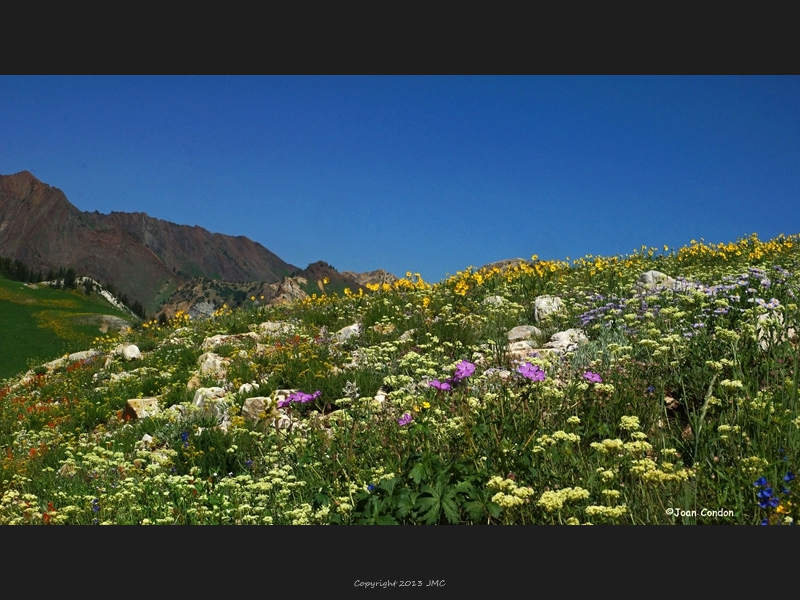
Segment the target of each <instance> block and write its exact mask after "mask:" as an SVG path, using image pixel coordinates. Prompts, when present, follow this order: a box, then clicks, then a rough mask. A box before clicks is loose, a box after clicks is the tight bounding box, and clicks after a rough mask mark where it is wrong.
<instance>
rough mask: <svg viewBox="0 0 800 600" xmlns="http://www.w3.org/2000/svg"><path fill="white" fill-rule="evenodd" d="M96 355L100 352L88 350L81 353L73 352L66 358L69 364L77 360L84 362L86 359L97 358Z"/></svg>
mask: <svg viewBox="0 0 800 600" xmlns="http://www.w3.org/2000/svg"><path fill="white" fill-rule="evenodd" d="M98 354H100V351H99V350H95V349H94V348H92V349H90V350H84V351H82V352H73V353H72V354H70V355H69V356H68V357H67V360H68V361H69V362H76V361H79V360H86V359H87V358H92V357H93V356H97V355H98Z"/></svg>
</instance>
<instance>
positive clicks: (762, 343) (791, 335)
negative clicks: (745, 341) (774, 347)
mask: <svg viewBox="0 0 800 600" xmlns="http://www.w3.org/2000/svg"><path fill="white" fill-rule="evenodd" d="M770 320H772V321H773V323H774V324H775V325H777V326H778V328H779V329H783V325H784V321H783V315H782V314H781V313H779V312H771V313H764V314H763V315H758V322H757V323H756V338H757V340H758V345H759V347H760V348H761V349H762V350H764V351H766V350H767V349H769V343H770V337H771V336H772V337H774V336H773V335H772V334H771V332H769V331H767V327H768V326H769V322H770ZM787 338H788V339H789V340H790V341H792V342H796V341H797V332H796V331H795V330H794V327H789V328H788V329H787V330H786V332H785V334H781V336H780V338H779V339H778V340H774V339H773V340H772V341H777V342H783V341H785V340H786V339H787Z"/></svg>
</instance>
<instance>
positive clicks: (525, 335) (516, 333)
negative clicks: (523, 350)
mask: <svg viewBox="0 0 800 600" xmlns="http://www.w3.org/2000/svg"><path fill="white" fill-rule="evenodd" d="M540 335H542V332H541V330H540V329H539V328H538V327H534V326H533V325H518V326H517V327H514V329H512V330H511V331H509V332H508V341H509V342H517V341H519V340H529V339H531V338H532V337H534V336H540Z"/></svg>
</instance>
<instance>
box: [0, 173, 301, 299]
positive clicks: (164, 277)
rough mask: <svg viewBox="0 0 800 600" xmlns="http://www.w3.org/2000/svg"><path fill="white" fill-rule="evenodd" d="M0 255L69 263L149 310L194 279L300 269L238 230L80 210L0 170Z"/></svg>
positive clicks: (23, 176)
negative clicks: (230, 232) (229, 232)
mask: <svg viewBox="0 0 800 600" xmlns="http://www.w3.org/2000/svg"><path fill="white" fill-rule="evenodd" d="M0 255H2V256H7V257H10V258H14V259H19V260H22V261H24V262H25V263H27V264H28V265H29V266H30V267H31V268H32V269H37V270H38V269H41V270H42V271H43V272H46V271H47V270H48V269H51V268H58V267H61V266H71V267H74V268H75V269H76V270H78V271H79V273H80V274H81V275H84V274H85V275H89V276H90V277H93V278H94V279H96V280H98V281H101V282H104V283H105V282H111V283H113V284H114V286H115V287H116V288H117V289H118V290H119V291H120V292H122V293H125V294H127V295H128V296H129V297H130V298H131V299H133V300H138V301H139V302H141V303H142V304H143V305H144V306H145V308H146V309H147V311H148V313H152V312H153V311H154V310H155V309H156V308H157V307H158V306H159V305H160V304H161V303H162V302H163V301H164V300H165V299H166V298H167V297H169V295H171V293H172V292H174V291H175V290H176V289H177V288H178V287H179V286H180V285H182V284H183V283H185V282H186V281H188V280H190V279H192V278H194V277H205V278H208V279H221V280H226V281H264V282H268V283H270V282H276V281H279V280H280V279H281V278H282V277H284V276H287V275H289V274H290V273H292V272H295V271H297V270H298V268H297V267H295V266H294V265H291V264H289V263H287V262H285V261H283V260H281V258H280V257H278V256H277V255H276V254H274V253H272V252H270V251H269V250H267V249H266V248H265V247H264V246H262V245H261V244H259V243H257V242H254V241H252V240H250V239H248V238H246V237H244V236H238V237H233V236H228V235H223V234H219V233H211V232H209V231H207V230H206V229H203V228H202V227H197V226H194V227H192V226H189V225H178V224H175V223H171V222H168V221H163V220H161V219H155V218H152V217H149V216H148V215H146V214H144V213H125V212H112V213H111V214H110V215H104V214H101V213H99V212H96V211H95V212H92V213H89V212H83V211H81V210H79V209H78V208H76V207H75V206H73V205H72V204H71V203H70V202H69V200H67V197H66V196H65V195H64V193H63V192H62V191H61V190H59V189H58V188H55V187H51V186H49V185H47V184H45V183H42V182H41V181H39V180H38V179H36V177H34V176H33V175H32V174H31V173H29V172H28V171H22V172H20V173H16V174H14V175H0Z"/></svg>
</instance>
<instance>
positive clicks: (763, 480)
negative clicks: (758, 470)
mask: <svg viewBox="0 0 800 600" xmlns="http://www.w3.org/2000/svg"><path fill="white" fill-rule="evenodd" d="M753 485H754V486H756V487H766V486H767V485H768V484H767V478H766V477H762V478H761V479H758V480H757V481H755V482H754V483H753Z"/></svg>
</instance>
